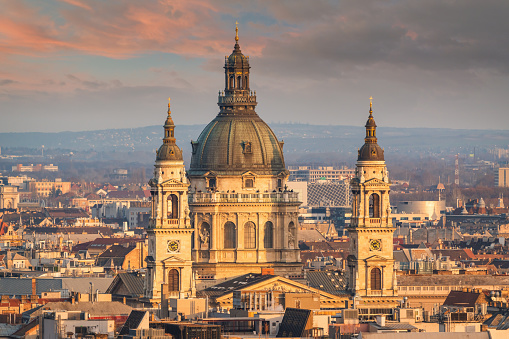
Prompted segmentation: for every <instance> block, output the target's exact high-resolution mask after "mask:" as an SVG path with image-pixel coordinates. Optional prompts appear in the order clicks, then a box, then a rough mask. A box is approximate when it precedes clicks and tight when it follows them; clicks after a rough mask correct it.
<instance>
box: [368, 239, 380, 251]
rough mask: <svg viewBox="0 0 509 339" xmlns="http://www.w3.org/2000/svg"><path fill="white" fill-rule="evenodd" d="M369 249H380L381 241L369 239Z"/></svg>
mask: <svg viewBox="0 0 509 339" xmlns="http://www.w3.org/2000/svg"><path fill="white" fill-rule="evenodd" d="M369 249H370V251H380V250H381V249H382V242H381V241H380V239H371V240H370V241H369Z"/></svg>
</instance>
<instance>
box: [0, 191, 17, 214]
mask: <svg viewBox="0 0 509 339" xmlns="http://www.w3.org/2000/svg"><path fill="white" fill-rule="evenodd" d="M18 203H19V193H18V188H17V187H16V186H0V209H4V208H7V209H16V208H18Z"/></svg>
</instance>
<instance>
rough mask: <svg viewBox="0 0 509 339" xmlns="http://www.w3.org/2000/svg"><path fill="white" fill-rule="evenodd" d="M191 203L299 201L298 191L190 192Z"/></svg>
mask: <svg viewBox="0 0 509 339" xmlns="http://www.w3.org/2000/svg"><path fill="white" fill-rule="evenodd" d="M189 202H190V203H200V202H201V203H228V202H232V203H237V202H248V203H249V202H250V203H260V202H262V203H285V202H286V203H290V202H299V196H298V193H297V192H288V191H286V192H276V193H248V194H245V193H190V194H189Z"/></svg>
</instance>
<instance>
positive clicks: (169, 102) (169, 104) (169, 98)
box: [168, 97, 171, 108]
mask: <svg viewBox="0 0 509 339" xmlns="http://www.w3.org/2000/svg"><path fill="white" fill-rule="evenodd" d="M170 100H171V98H170V97H168V108H170Z"/></svg>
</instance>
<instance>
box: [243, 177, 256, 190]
mask: <svg viewBox="0 0 509 339" xmlns="http://www.w3.org/2000/svg"><path fill="white" fill-rule="evenodd" d="M244 187H245V188H253V187H254V180H253V179H252V178H249V179H245V180H244Z"/></svg>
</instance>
